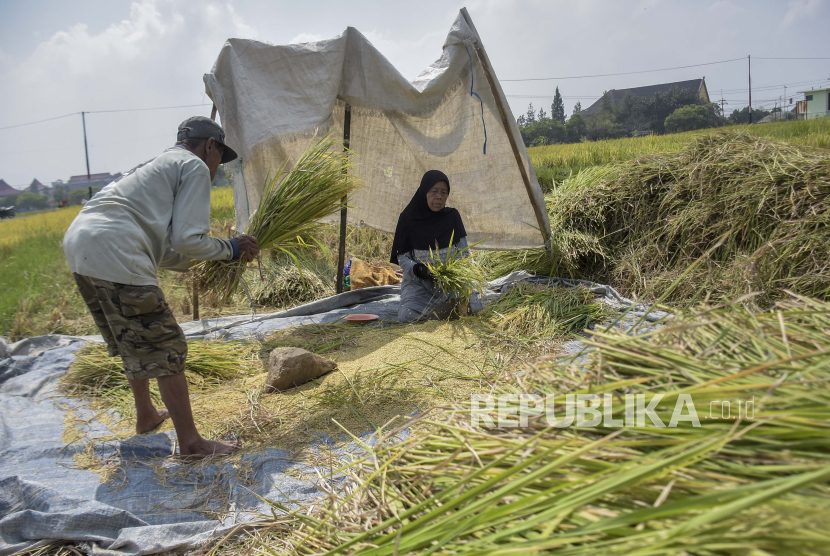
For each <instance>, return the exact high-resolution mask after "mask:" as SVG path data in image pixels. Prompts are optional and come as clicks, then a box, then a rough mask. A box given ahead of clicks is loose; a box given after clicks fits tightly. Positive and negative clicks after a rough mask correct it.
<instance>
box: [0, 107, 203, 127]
mask: <svg viewBox="0 0 830 556" xmlns="http://www.w3.org/2000/svg"><path fill="white" fill-rule="evenodd" d="M196 106H210V104H182V105H180V106H158V107H155V108H122V109H118V110H91V111H87V112H86V113H87V114H107V113H112V112H146V111H148V110H171V109H173V108H194V107H196ZM78 114H80V112H72V113H71V114H64V115H63V116H55V117H54V118H46V119H45V120H37V121H34V122H26V123H23V124H15V125H10V126H6V127H0V131H2V130H4V129H12V128H15V127H23V126H27V125H35V124H42V123H43V122H51V121H52V120H60V119H61V118H68V117H69V116H77V115H78Z"/></svg>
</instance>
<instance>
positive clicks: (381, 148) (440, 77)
mask: <svg viewBox="0 0 830 556" xmlns="http://www.w3.org/2000/svg"><path fill="white" fill-rule="evenodd" d="M204 79H205V87H206V90H207V94H208V95H209V96H210V98H211V99H213V102H214V104H215V106H216V108H217V110H218V114H219V117H220V122H221V123H222V125H223V126H224V128H225V130H226V132H227V138H226V141H227V143H228V144H229V145H230V146H231V147H233V148H234V149H235V150H236V151H237V152H238V153H239V156H240V159H241V161H240V162H234V163H232V164H230V165H229V166H231V172H232V175H233V187H234V197H235V203H236V209H237V211H236V213H237V225H238V227H239V229H240V230H244V229H245V227H246V225H247V223H248V220H249V218H250V214H251V213H252V212H253V211H254V210H256V207H257V206H258V205H259V201H260V196H261V193H262V188H263V184H264V182H265V178H266V176H267V174H268V173H269V171H273V170H275V169H276V168H278V167H279V165H280V164H281V163H282V161H283V160H285V159H288V161H289V165H290V164H293V162H295V161H296V160H297V158H298V157H299V156H300V155H301V154H302V152H303V151H304V150H305V149H306V148H307V146H308V145H309V139H310V138H311V137H312V136H313V135H314V134H315V133H318V134H319V133H326V132H329V131H332V133H334V134H336V135H335V136H337V137H338V138H339V137H342V136H343V127H344V117H345V110H346V108H347V107H349V109H350V114H351V117H350V122H351V123H350V126H349V128H350V143H349V147H350V149H351V150H353V151H354V152H355V153H356V154H357V155H358V159H357V169H356V172H357V174H358V175H359V177H360V178H361V179H362V180H363V184H362V191H360V192H358V193H357V194H356V195H354V197H353V198H352V199H351V200H350V203H349V207H350V208H349V210H348V222H349V223H350V224H363V225H366V226H370V227H372V228H376V229H379V230H383V231H386V232H394V230H395V225H396V224H397V220H398V215H399V214H400V212H401V211H402V210H403V208H404V207H405V206H406V204H407V203H408V202H409V200H410V199H411V197H412V195H413V194H414V192H415V191H416V189H417V187H418V184H419V182H420V179H421V176H422V175H423V174H424V172H426V171H427V170H431V169H437V170H441V171H443V172H444V173H446V174H447V175H448V176H449V178H450V184H451V189H452V191H451V195H450V198H449V202H448V204H449V205H450V206H453V207H455V208H457V209H458V210H459V212H460V213H461V216H462V218H463V220H464V225H465V227H466V229H467V234H468V238H469V241H470V243H475V242H479V241H483V243H482V244H481V245H479V247H482V248H488V249H521V248H530V247H539V246H542V245H543V244H544V243H545V238H547V237H548V236H549V234H550V223H549V220H548V217H547V212H546V211H545V209H544V206H545V205H544V198H543V195H542V191H541V189H540V188H539V183H538V181H537V179H536V174H535V172H534V170H533V166H532V165H531V163H530V159H529V157H528V154H527V150H526V149H525V147H524V144H523V142H522V140H521V136H520V133H519V128H518V126H517V125H516V120H515V118H514V117H513V115H512V113H511V112H510V109H509V106H508V104H507V101H506V99H505V97H504V92H503V91H502V89H501V86H500V85H499V82H498V80H497V79H496V77H495V74H494V73H493V71H492V67H491V66H490V62H489V60H488V58H487V54H486V53H485V51H484V47H483V46H482V44H481V39H480V38H479V36H478V33H477V32H476V30H475V27H474V26H473V24H472V21H471V20H470V18H469V15H468V14H467V12H466V10H461V12H460V14H459V16H458V18H457V19H456V20H455V22H454V23H453V25H452V27H451V29H450V32H449V34H448V35H447V39H446V41H445V43H444V47H443V53H442V55H441V57H440V58H439V59H438V60H437V61H436V62H435V63H433V64H432V65H431V66H430V67H429V68H427V69H426V70H425V71H424V72H422V73H421V75H419V76H418V77H417V78H416V79H415V80H414V81H412V82H409V81H407V80H406V79H405V78H404V77H403V76H402V75H401V74H400V73H399V72H398V70H396V69H395V68H394V67H393V66H392V64H390V63H389V61H388V60H387V59H386V58H385V57H384V56H383V55H382V54H381V53H380V52H378V50H377V49H376V48H375V47H374V46H372V44H371V43H369V41H368V40H367V39H366V37H364V36H363V35H362V34H360V32H359V31H357V30H356V29H354V28H351V27H349V28H347V29H346V31H345V32H344V33H343V34H341V35H340V36H338V37H335V38H333V39H329V40H324V41H319V42H314V43H305V44H292V45H288V46H275V45H271V44H268V43H264V42H259V41H253V40H244V39H230V40H228V41H227V42H226V43H225V45H224V47H223V48H222V51H221V53H220V54H219V58H218V59H217V60H216V64H215V65H214V67H213V70H212V72H211V73H208V74H206V75H205V78H204ZM519 161H521V167H520V165H519ZM338 218H339V216H337V215H333V216H332V221H336V220H337V219H338Z"/></svg>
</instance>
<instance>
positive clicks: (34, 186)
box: [23, 178, 52, 195]
mask: <svg viewBox="0 0 830 556" xmlns="http://www.w3.org/2000/svg"><path fill="white" fill-rule="evenodd" d="M23 191H28V192H29V193H35V194H36V195H49V193H50V192H51V191H52V188H51V187H49V186H48V185H43V184H42V183H40V181H38V179H37V178H35V179H33V180H32V183H30V184H29V187H27V188H26V189H24V190H23Z"/></svg>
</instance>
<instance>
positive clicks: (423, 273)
mask: <svg viewBox="0 0 830 556" xmlns="http://www.w3.org/2000/svg"><path fill="white" fill-rule="evenodd" d="M412 272H413V273H414V274H415V276H417V277H418V278H420V279H421V280H427V281H429V282H432V281H434V280H435V276H433V275H432V272H430V271H429V269H428V268H427V265H425V264H423V263H418V264H416V265H415V266H414V267H412Z"/></svg>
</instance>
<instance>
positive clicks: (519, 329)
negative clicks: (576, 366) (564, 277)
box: [483, 282, 611, 340]
mask: <svg viewBox="0 0 830 556" xmlns="http://www.w3.org/2000/svg"><path fill="white" fill-rule="evenodd" d="M610 314H611V310H610V308H609V307H608V306H606V305H603V304H601V303H599V302H597V301H596V296H595V295H594V294H593V293H592V292H591V290H589V289H588V288H585V287H582V286H578V287H575V288H566V287H560V286H550V285H548V284H533V283H526V282H525V283H519V284H515V285H514V286H512V287H511V288H510V289H509V290H508V291H507V292H505V293H504V294H503V295H502V296H501V297H500V298H499V299H498V300H496V301H495V302H493V303H491V304H490V305H488V306H487V307H486V308H485V310H484V313H483V316H484V317H485V318H488V319H489V320H490V321H491V322H493V323H494V324H495V325H496V327H497V328H498V329H499V330H500V331H501V332H503V333H505V334H509V335H515V336H521V337H525V338H528V339H533V340H548V339H551V338H555V337H559V338H562V337H565V336H567V335H569V334H575V333H578V332H582V331H583V330H585V329H586V328H589V327H590V326H592V325H593V324H594V323H596V322H600V321H602V320H604V319H606V318H607V317H609V316H610Z"/></svg>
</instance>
